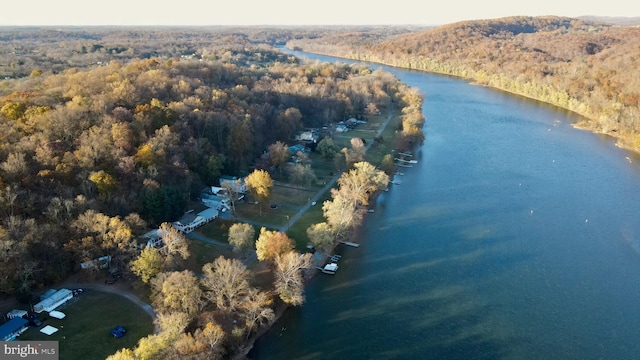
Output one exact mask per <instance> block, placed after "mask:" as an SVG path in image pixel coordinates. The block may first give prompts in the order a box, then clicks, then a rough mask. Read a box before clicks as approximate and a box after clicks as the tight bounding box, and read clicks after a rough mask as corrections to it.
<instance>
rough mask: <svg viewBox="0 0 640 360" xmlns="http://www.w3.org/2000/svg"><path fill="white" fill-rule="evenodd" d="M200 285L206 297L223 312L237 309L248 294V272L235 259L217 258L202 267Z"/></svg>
mask: <svg viewBox="0 0 640 360" xmlns="http://www.w3.org/2000/svg"><path fill="white" fill-rule="evenodd" d="M201 281H202V285H203V286H204V287H205V288H206V289H207V290H208V292H207V297H208V298H209V299H210V300H211V301H212V302H213V303H214V304H215V305H216V307H217V308H218V309H220V310H222V311H225V312H232V311H235V310H236V309H237V308H239V307H240V306H241V305H242V303H243V301H244V299H245V297H246V296H247V294H248V292H249V288H250V286H249V271H248V270H247V268H246V266H244V264H243V263H242V262H241V261H239V260H237V259H226V258H224V257H223V256H220V257H218V258H217V259H215V260H214V261H213V262H210V263H207V264H205V265H204V266H203V267H202V280H201Z"/></svg>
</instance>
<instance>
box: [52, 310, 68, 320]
mask: <svg viewBox="0 0 640 360" xmlns="http://www.w3.org/2000/svg"><path fill="white" fill-rule="evenodd" d="M49 316H51V317H52V318H56V319H64V318H65V316H67V315H65V314H64V313H63V312H61V311H55V310H54V311H49Z"/></svg>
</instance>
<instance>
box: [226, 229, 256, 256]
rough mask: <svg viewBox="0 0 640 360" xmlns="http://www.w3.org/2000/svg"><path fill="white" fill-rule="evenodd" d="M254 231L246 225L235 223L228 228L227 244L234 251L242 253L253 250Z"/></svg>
mask: <svg viewBox="0 0 640 360" xmlns="http://www.w3.org/2000/svg"><path fill="white" fill-rule="evenodd" d="M255 235H256V230H255V229H254V227H253V225H251V224H247V223H235V224H233V225H231V227H229V244H231V245H233V246H234V250H236V251H238V252H244V251H247V250H249V249H253V244H254V239H255Z"/></svg>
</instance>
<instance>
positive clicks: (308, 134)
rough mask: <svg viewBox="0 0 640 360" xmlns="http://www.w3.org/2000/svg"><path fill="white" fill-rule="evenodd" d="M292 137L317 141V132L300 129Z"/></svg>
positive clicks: (299, 139) (297, 139)
mask: <svg viewBox="0 0 640 360" xmlns="http://www.w3.org/2000/svg"><path fill="white" fill-rule="evenodd" d="M294 139H295V140H296V141H309V142H314V141H318V134H316V133H315V132H313V131H301V132H299V133H297V134H296V135H295V137H294Z"/></svg>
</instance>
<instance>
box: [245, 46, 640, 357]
mask: <svg viewBox="0 0 640 360" xmlns="http://www.w3.org/2000/svg"><path fill="white" fill-rule="evenodd" d="M306 55H307V56H309V57H312V58H315V59H320V60H322V61H342V62H348V61H346V60H337V59H334V58H330V57H324V56H316V55H310V54H306ZM371 67H372V68H374V69H377V68H383V69H384V70H386V71H390V72H392V73H393V74H395V75H396V76H397V77H398V78H399V79H400V80H401V81H403V82H405V83H407V84H408V85H410V86H415V87H417V88H419V89H420V91H421V92H422V93H424V94H425V95H426V98H425V102H424V107H423V111H424V115H425V117H426V124H425V128H424V132H425V135H426V140H425V143H424V146H422V147H421V148H420V149H419V151H418V152H417V154H416V159H417V160H418V164H416V165H415V166H414V167H413V168H407V169H404V176H401V177H399V180H401V181H402V183H401V184H399V185H392V186H393V188H392V189H391V190H390V191H389V192H386V193H384V194H382V196H380V197H379V198H378V200H377V202H376V204H375V209H376V211H375V213H372V214H368V217H367V219H366V221H365V225H364V229H363V234H362V238H361V239H359V240H358V241H359V242H361V244H362V245H361V246H360V247H359V248H339V249H338V252H339V253H341V254H342V255H343V257H342V260H340V269H339V271H338V273H337V274H335V275H333V276H330V275H324V274H320V275H319V276H316V277H315V278H314V279H313V280H312V281H311V283H310V284H309V286H308V288H307V302H306V303H305V304H304V306H302V307H300V308H295V309H292V310H289V311H288V312H286V313H285V315H284V316H283V317H282V318H281V319H280V320H279V321H278V322H277V323H276V324H275V325H274V326H273V328H272V330H271V331H270V332H269V333H267V334H266V335H265V336H263V337H261V338H260V339H259V340H258V341H257V342H256V345H255V348H254V349H253V350H252V352H251V353H250V354H249V357H250V358H251V359H256V360H262V359H305V360H311V359H331V360H337V359H581V360H583V359H638V358H640V341H638V330H639V329H640V301H639V299H640V221H638V215H639V214H640V167H639V166H638V164H640V158H638V157H636V156H634V155H633V154H631V153H629V152H627V151H625V150H622V149H619V148H617V147H616V146H615V144H614V140H613V139H611V138H608V137H606V136H602V135H596V134H592V133H590V132H586V131H581V130H577V129H574V128H573V127H572V126H571V124H572V123H573V122H575V121H576V120H577V119H578V117H577V115H575V114H572V113H569V112H566V111H563V110H561V109H557V108H554V107H550V106H546V105H544V104H541V103H538V102H535V101H530V100H527V99H523V98H520V97H517V96H513V95H509V94H505V93H503V92H499V91H495V90H492V89H489V88H485V87H480V86H474V85H470V84H469V83H468V82H466V81H463V80H459V79H453V78H449V77H444V76H438V75H432V74H427V73H421V72H415V71H409V70H401V69H395V68H389V67H384V66H380V65H371Z"/></svg>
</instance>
